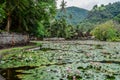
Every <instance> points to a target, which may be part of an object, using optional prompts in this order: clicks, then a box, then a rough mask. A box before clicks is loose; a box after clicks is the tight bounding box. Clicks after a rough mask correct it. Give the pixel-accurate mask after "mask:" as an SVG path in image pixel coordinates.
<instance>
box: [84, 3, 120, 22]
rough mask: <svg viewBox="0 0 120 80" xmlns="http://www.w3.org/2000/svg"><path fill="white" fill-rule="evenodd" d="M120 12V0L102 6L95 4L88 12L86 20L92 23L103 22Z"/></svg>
mask: <svg viewBox="0 0 120 80" xmlns="http://www.w3.org/2000/svg"><path fill="white" fill-rule="evenodd" d="M119 13H120V2H116V3H113V4H108V5H101V6H100V7H98V6H94V7H93V9H92V10H91V11H90V12H89V13H88V16H87V18H86V21H88V22H91V23H95V24H96V23H103V22H105V21H108V20H110V19H113V18H114V17H115V16H117V15H118V14H119Z"/></svg>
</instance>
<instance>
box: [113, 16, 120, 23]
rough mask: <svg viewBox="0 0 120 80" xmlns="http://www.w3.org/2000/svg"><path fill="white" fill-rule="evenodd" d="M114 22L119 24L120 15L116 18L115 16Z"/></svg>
mask: <svg viewBox="0 0 120 80" xmlns="http://www.w3.org/2000/svg"><path fill="white" fill-rule="evenodd" d="M114 20H115V21H117V22H118V23H120V14H118V15H117V16H115V18H114Z"/></svg>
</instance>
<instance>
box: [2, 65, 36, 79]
mask: <svg viewBox="0 0 120 80" xmlns="http://www.w3.org/2000/svg"><path fill="white" fill-rule="evenodd" d="M35 68H36V67H35V66H24V67H17V68H7V69H0V74H1V75H2V76H3V77H4V78H5V79H6V80H21V79H20V78H19V77H18V76H17V75H22V74H24V75H27V74H31V73H23V72H22V71H24V70H30V69H35Z"/></svg>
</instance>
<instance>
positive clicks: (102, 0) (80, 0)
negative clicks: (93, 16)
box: [57, 0, 120, 10]
mask: <svg viewBox="0 0 120 80" xmlns="http://www.w3.org/2000/svg"><path fill="white" fill-rule="evenodd" d="M61 1H62V0H57V8H60V4H61ZM65 1H66V2H67V4H66V5H67V6H66V7H70V6H76V7H80V8H84V9H87V10H91V9H92V7H93V6H94V5H96V4H97V5H101V4H105V5H107V4H108V3H114V2H117V1H120V0H65Z"/></svg>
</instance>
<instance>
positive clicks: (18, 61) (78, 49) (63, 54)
mask: <svg viewBox="0 0 120 80" xmlns="http://www.w3.org/2000/svg"><path fill="white" fill-rule="evenodd" d="M40 43H42V48H44V49H48V50H46V51H43V50H33V51H23V50H18V49H16V50H14V51H12V52H11V51H9V52H6V53H9V54H8V55H5V56H4V57H3V58H2V59H1V60H0V63H1V64H0V68H1V72H0V73H1V74H2V75H4V76H5V75H6V76H5V78H7V77H9V79H10V80H18V79H11V78H14V77H15V78H17V77H18V78H20V80H31V79H32V80H60V79H61V80H73V78H75V79H76V80H101V79H102V80H119V79H120V78H119V77H120V56H119V54H120V46H119V44H120V43H114V44H113V43H110V42H109V43H104V42H96V43H94V42H91V41H65V42H62V44H61V43H51V42H43V41H42V42H40ZM81 44H82V45H81ZM110 45H111V46H110ZM24 66H29V67H28V68H21V67H24ZM34 66H35V67H34ZM36 66H37V67H36ZM30 67H34V68H30ZM8 70H9V71H8ZM4 71H5V72H4ZM13 71H14V72H15V74H14V73H12V72H13ZM6 73H10V74H9V76H8V74H6Z"/></svg>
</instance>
